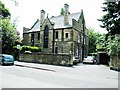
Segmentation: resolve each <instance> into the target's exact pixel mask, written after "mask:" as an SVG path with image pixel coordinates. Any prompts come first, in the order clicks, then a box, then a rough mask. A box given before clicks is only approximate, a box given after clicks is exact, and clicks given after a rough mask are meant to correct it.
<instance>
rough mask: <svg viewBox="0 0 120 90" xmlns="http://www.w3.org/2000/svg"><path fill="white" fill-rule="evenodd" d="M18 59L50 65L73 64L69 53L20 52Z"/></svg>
mask: <svg viewBox="0 0 120 90" xmlns="http://www.w3.org/2000/svg"><path fill="white" fill-rule="evenodd" d="M19 61H24V62H31V63H40V64H50V65H62V66H73V60H72V55H70V54H41V53H31V54H29V53H28V54H27V53H24V54H20V56H19Z"/></svg>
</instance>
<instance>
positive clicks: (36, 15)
mask: <svg viewBox="0 0 120 90" xmlns="http://www.w3.org/2000/svg"><path fill="white" fill-rule="evenodd" d="M1 1H2V2H3V3H4V4H5V6H6V7H7V8H9V11H10V13H11V15H12V20H16V23H17V24H16V27H17V30H18V31H19V32H20V33H21V37H22V33H23V27H27V28H31V27H32V25H33V24H34V23H35V21H36V20H37V19H40V10H42V9H43V10H45V12H46V16H47V14H48V17H51V16H58V15H60V11H61V8H64V4H65V3H67V4H68V5H69V12H70V13H76V12H80V11H81V10H83V13H84V17H85V22H86V27H87V28H89V27H91V28H93V29H94V30H95V31H96V32H99V33H106V30H105V29H103V28H101V27H100V26H99V25H102V23H101V22H99V21H98V20H97V19H100V18H101V17H102V16H103V15H104V14H105V13H104V12H103V11H102V8H101V7H103V2H104V0H16V1H17V2H18V6H15V3H14V2H13V1H12V0H1Z"/></svg>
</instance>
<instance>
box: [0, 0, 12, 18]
mask: <svg viewBox="0 0 120 90" xmlns="http://www.w3.org/2000/svg"><path fill="white" fill-rule="evenodd" d="M0 15H2V17H4V18H5V17H9V16H11V14H10V12H9V10H8V9H7V8H6V7H5V5H4V4H3V3H2V2H1V1H0Z"/></svg>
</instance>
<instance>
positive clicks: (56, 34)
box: [55, 31, 58, 39]
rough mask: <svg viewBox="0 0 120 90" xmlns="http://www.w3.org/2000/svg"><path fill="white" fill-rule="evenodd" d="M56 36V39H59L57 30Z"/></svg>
mask: <svg viewBox="0 0 120 90" xmlns="http://www.w3.org/2000/svg"><path fill="white" fill-rule="evenodd" d="M55 36H56V39H58V31H56V33H55Z"/></svg>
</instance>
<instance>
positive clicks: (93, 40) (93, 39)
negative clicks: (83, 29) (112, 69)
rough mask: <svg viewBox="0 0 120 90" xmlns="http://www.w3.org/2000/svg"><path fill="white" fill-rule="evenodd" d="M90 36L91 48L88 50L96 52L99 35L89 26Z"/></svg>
mask: <svg viewBox="0 0 120 90" xmlns="http://www.w3.org/2000/svg"><path fill="white" fill-rule="evenodd" d="M88 38H89V50H88V52H89V53H95V52H96V40H97V36H96V33H95V32H94V30H93V29H92V28H88Z"/></svg>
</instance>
